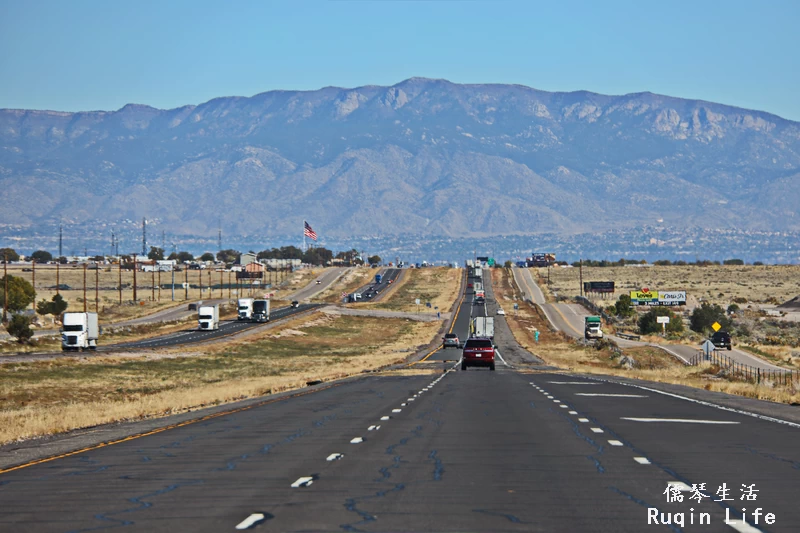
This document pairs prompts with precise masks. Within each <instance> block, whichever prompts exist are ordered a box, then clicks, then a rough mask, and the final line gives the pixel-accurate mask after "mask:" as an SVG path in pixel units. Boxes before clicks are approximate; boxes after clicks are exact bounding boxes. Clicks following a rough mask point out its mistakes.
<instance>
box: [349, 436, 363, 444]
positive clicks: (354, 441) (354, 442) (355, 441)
mask: <svg viewBox="0 0 800 533" xmlns="http://www.w3.org/2000/svg"><path fill="white" fill-rule="evenodd" d="M362 442H364V439H363V438H362V437H356V438H354V439H352V440H350V444H361V443H362Z"/></svg>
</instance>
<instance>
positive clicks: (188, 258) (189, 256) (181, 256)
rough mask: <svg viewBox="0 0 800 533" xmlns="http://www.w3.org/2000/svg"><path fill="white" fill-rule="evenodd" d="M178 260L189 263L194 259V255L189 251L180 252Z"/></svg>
mask: <svg viewBox="0 0 800 533" xmlns="http://www.w3.org/2000/svg"><path fill="white" fill-rule="evenodd" d="M178 261H180V262H181V263H188V262H189V261H194V256H193V255H192V254H190V253H189V252H178Z"/></svg>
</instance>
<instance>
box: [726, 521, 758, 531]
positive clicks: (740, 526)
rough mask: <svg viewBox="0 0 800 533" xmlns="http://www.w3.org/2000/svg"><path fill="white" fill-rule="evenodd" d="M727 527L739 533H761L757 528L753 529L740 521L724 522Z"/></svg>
mask: <svg viewBox="0 0 800 533" xmlns="http://www.w3.org/2000/svg"><path fill="white" fill-rule="evenodd" d="M725 523H726V524H727V525H729V526H731V527H732V528H733V529H735V530H736V531H738V532H739V533H762V531H761V530H760V529H758V528H757V527H753V526H751V525H750V524H748V523H747V522H742V521H741V520H733V519H731V520H730V521H728V522H725Z"/></svg>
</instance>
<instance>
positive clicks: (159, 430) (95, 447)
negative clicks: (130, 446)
mask: <svg viewBox="0 0 800 533" xmlns="http://www.w3.org/2000/svg"><path fill="white" fill-rule="evenodd" d="M340 385H342V383H333V384H331V385H328V386H327V387H321V388H319V389H315V390H312V391H302V392H296V393H293V394H290V395H288V396H283V397H281V398H272V399H269V400H264V401H261V402H257V403H254V404H252V405H247V406H244V407H238V408H236V409H231V410H228V411H222V412H220V413H214V414H211V415H206V416H203V417H200V418H194V419H192V420H186V421H184V422H179V423H177V424H171V425H169V426H164V427H161V428H157V429H153V430H150V431H146V432H144V433H137V434H136V435H130V436H128V437H123V438H121V439H116V440H110V441H106V442H101V443H100V444H95V445H92V446H87V447H85V448H81V449H79V450H73V451H71V452H67V453H61V454H58V455H53V456H51V457H46V458H44V459H37V460H35V461H30V462H27V463H24V464H21V465H17V466H12V467H10V468H2V469H0V474H5V473H7V472H13V471H15V470H21V469H23V468H28V467H29V466H35V465H40V464H43V463H49V462H51V461H55V460H56V459H63V458H65V457H71V456H73V455H78V454H80V453H84V452H90V451H92V450H98V449H100V448H105V447H107V446H113V445H114V444H120V443H122V442H128V441H132V440H136V439H140V438H142V437H148V436H150V435H155V434H157V433H162V432H164V431H168V430H170V429H176V428H179V427H183V426H189V425H191V424H195V423H197V422H205V421H206V420H211V419H212V418H218V417H220V416H228V415H232V414H235V413H240V412H242V411H248V410H250V409H254V408H256V407H261V406H264V405H268V404H271V403H275V402H280V401H283V400H288V399H290V398H296V397H298V396H305V395H306V394H312V393H314V392H319V391H323V390H327V389H330V388H333V387H338V386H340Z"/></svg>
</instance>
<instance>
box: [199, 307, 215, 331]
mask: <svg viewBox="0 0 800 533" xmlns="http://www.w3.org/2000/svg"><path fill="white" fill-rule="evenodd" d="M197 329H199V330H202V331H213V330H216V329H219V306H218V305H203V306H200V308H199V309H198V310H197Z"/></svg>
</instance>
